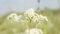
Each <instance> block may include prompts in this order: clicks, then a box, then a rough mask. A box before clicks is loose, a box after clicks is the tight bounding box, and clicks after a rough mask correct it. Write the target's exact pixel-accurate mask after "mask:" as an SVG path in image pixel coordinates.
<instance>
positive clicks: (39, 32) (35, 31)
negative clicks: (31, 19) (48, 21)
mask: <svg viewBox="0 0 60 34" xmlns="http://www.w3.org/2000/svg"><path fill="white" fill-rule="evenodd" d="M28 33H30V34H43V31H42V30H41V29H35V28H33V29H30V30H25V34H28Z"/></svg>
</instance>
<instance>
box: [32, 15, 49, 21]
mask: <svg viewBox="0 0 60 34" xmlns="http://www.w3.org/2000/svg"><path fill="white" fill-rule="evenodd" d="M44 20H46V21H48V19H47V17H46V16H42V15H37V16H34V17H33V19H32V21H33V22H41V21H44Z"/></svg>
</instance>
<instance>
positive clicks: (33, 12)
mask: <svg viewBox="0 0 60 34" xmlns="http://www.w3.org/2000/svg"><path fill="white" fill-rule="evenodd" d="M24 14H25V15H27V16H28V17H29V18H31V17H33V16H34V15H35V11H34V9H33V8H31V9H28V10H27V11H26V12H25V13H24Z"/></svg>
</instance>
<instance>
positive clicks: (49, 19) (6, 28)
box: [0, 8, 60, 34]
mask: <svg viewBox="0 0 60 34" xmlns="http://www.w3.org/2000/svg"><path fill="white" fill-rule="evenodd" d="M0 34H60V10H50V9H45V10H37V11H35V10H34V9H32V8H31V9H28V10H26V11H25V12H24V13H18V12H11V13H7V14H5V15H3V16H0Z"/></svg>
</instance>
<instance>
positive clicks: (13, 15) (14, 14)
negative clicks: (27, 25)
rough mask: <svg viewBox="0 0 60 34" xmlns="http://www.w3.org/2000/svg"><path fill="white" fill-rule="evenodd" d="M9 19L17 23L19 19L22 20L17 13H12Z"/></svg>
mask: <svg viewBox="0 0 60 34" xmlns="http://www.w3.org/2000/svg"><path fill="white" fill-rule="evenodd" d="M7 19H8V20H10V21H12V20H13V21H15V22H18V21H19V19H20V17H18V16H17V14H16V13H12V14H10V15H9V16H8V17H7Z"/></svg>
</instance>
